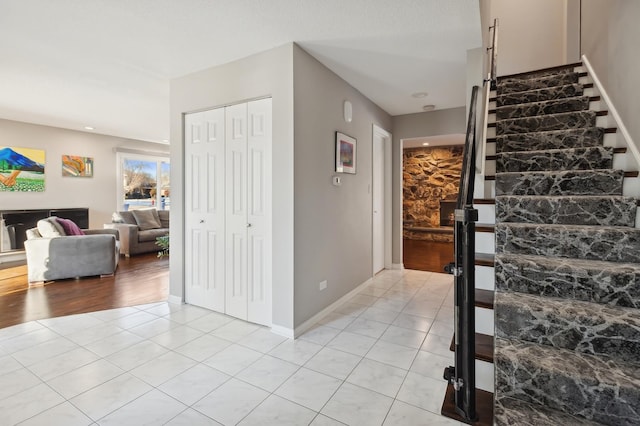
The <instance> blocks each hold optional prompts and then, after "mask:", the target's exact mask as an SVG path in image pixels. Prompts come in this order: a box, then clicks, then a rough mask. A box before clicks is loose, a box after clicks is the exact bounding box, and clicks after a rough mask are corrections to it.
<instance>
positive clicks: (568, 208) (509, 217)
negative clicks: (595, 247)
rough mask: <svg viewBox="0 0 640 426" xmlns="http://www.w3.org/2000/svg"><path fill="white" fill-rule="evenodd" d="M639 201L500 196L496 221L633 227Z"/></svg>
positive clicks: (625, 198)
mask: <svg viewBox="0 0 640 426" xmlns="http://www.w3.org/2000/svg"><path fill="white" fill-rule="evenodd" d="M637 203H638V200H637V199H636V198H633V197H623V196H611V195H604V196H603V195H601V196H597V195H565V196H553V197H549V196H543V195H517V196H514V195H500V196H498V197H496V211H495V214H496V222H498V223H499V222H520V223H546V224H566V225H603V226H629V227H634V226H635V222H636V210H637Z"/></svg>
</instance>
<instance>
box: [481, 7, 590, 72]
mask: <svg viewBox="0 0 640 426" xmlns="http://www.w3.org/2000/svg"><path fill="white" fill-rule="evenodd" d="M568 1H569V2H571V4H569V3H567V2H568ZM568 9H569V10H570V11H575V0H535V1H532V0H491V4H490V6H489V7H487V6H486V4H481V13H487V12H489V13H490V19H489V22H490V25H492V23H493V19H494V18H498V20H499V31H498V75H499V76H501V75H509V74H516V73H520V72H525V71H531V70H535V69H540V68H547V67H553V66H557V65H563V64H565V63H568V62H570V59H572V60H574V61H575V60H577V58H576V56H577V55H576V51H575V49H576V48H577V43H576V32H577V31H578V27H577V23H576V21H575V19H574V16H573V15H571V19H569V17H568V15H567V13H568V12H567V11H568ZM485 21H486V19H483V22H485ZM568 22H569V25H568ZM482 30H483V32H484V31H485V30H486V28H483V29H482Z"/></svg>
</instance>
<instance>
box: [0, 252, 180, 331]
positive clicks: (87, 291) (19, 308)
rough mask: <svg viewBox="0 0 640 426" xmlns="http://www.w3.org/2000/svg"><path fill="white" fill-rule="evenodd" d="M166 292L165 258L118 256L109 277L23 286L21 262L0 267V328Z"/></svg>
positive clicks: (161, 295) (140, 301)
mask: <svg viewBox="0 0 640 426" xmlns="http://www.w3.org/2000/svg"><path fill="white" fill-rule="evenodd" d="M168 295H169V259H168V258H166V257H165V258H163V259H158V258H157V257H156V254H155V253H149V254H144V255H138V256H132V257H130V258H126V257H124V256H123V257H121V258H120V263H119V265H118V269H117V271H116V273H115V275H114V276H112V277H104V278H100V277H86V278H80V279H68V280H59V281H53V282H51V283H49V284H47V285H44V286H40V287H32V288H29V285H28V283H27V268H26V266H25V265H21V266H15V267H10V268H6V269H1V270H0V328H4V327H8V326H11V325H15V324H20V323H23V322H27V321H32V320H38V319H43V318H53V317H58V316H63V315H71V314H79V313H85V312H94V311H100V310H103V309H113V308H120V307H124V306H132V305H139V304H144V303H153V302H160V301H164V300H166V299H167V297H168Z"/></svg>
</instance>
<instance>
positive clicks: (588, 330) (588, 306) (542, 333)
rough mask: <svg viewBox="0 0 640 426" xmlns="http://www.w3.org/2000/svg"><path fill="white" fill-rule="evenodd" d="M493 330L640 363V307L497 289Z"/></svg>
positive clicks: (511, 337) (546, 343)
mask: <svg viewBox="0 0 640 426" xmlns="http://www.w3.org/2000/svg"><path fill="white" fill-rule="evenodd" d="M495 332H496V336H498V337H501V338H505V339H517V340H523V341H528V342H532V343H537V344H540V345H547V346H553V347H556V348H562V349H568V350H571V351H576V352H582V353H586V354H590V355H598V356H605V357H609V358H612V359H618V360H620V361H621V362H626V363H636V364H640V310H638V309H635V308H623V307H617V306H607V305H601V304H598V303H590V302H582V301H578V300H571V301H569V300H565V299H561V298H550V297H545V296H537V295H533V294H523V293H514V292H506V293H505V292H497V293H496V297H495Z"/></svg>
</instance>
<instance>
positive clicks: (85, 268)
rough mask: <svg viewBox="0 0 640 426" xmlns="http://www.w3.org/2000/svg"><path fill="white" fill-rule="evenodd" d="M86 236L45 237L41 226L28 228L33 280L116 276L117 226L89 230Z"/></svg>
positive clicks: (29, 277) (30, 266) (118, 256)
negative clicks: (115, 227)
mask: <svg viewBox="0 0 640 426" xmlns="http://www.w3.org/2000/svg"><path fill="white" fill-rule="evenodd" d="M84 233H85V234H86V235H78V236H54V237H48V238H45V237H42V235H41V234H40V232H39V231H38V229H37V228H33V229H29V230H27V240H26V241H25V242H24V248H25V251H26V253H27V273H28V279H29V283H30V284H32V283H38V282H43V281H52V280H60V279H65V278H76V277H87V276H93V275H101V276H105V275H113V274H114V273H115V271H116V268H117V267H118V260H119V258H120V244H119V241H118V231H117V230H115V229H86V230H84Z"/></svg>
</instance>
